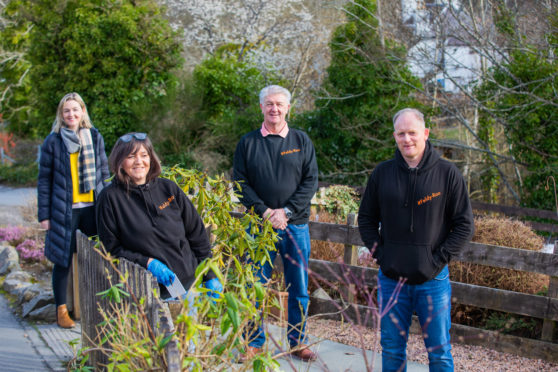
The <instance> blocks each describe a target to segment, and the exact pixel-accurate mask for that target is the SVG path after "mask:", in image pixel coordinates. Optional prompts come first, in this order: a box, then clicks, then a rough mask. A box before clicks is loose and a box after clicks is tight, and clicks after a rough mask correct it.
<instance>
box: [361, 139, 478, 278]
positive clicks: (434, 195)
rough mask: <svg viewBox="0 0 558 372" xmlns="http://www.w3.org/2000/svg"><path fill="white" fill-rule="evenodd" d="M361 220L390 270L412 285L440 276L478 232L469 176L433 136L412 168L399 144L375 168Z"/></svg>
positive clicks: (371, 244)
mask: <svg viewBox="0 0 558 372" xmlns="http://www.w3.org/2000/svg"><path fill="white" fill-rule="evenodd" d="M380 224H381V229H380ZM358 225H359V231H360V235H361V237H362V240H363V241H364V244H365V245H366V246H367V247H368V248H369V249H371V250H373V249H374V251H373V256H374V257H375V258H376V259H377V260H378V263H379V264H380V268H381V270H382V272H383V273H384V275H386V276H387V277H389V278H391V279H394V280H399V278H407V282H406V283H408V284H421V283H424V282H426V281H428V280H430V279H432V278H434V277H436V275H438V274H439V273H440V271H441V270H442V269H443V268H444V266H445V265H446V264H447V263H448V262H449V261H450V259H451V258H452V256H455V255H456V254H457V253H458V252H459V250H460V249H461V248H462V247H463V245H464V244H465V243H466V242H467V241H468V240H469V239H470V238H471V236H472V235H473V213H472V210H471V203H470V201H469V196H468V194H467V187H466V185H465V180H464V179H463V176H462V175H461V173H460V172H459V170H458V169H457V167H456V166H455V165H453V164H452V163H450V162H449V161H447V160H444V159H441V158H440V155H439V154H438V152H436V151H435V150H434V149H433V148H432V145H431V144H430V142H429V141H427V142H426V148H425V151H424V155H423V157H422V159H421V161H420V163H419V165H418V166H417V168H409V166H408V165H407V163H406V162H405V159H404V158H403V156H402V155H401V152H400V151H399V149H397V150H396V151H395V158H394V159H391V160H388V161H385V162H383V163H381V164H379V165H378V166H377V167H376V168H375V169H374V171H373V172H372V175H371V176H370V179H369V180H368V185H367V186H366V190H365V192H364V195H363V197H362V202H361V205H360V209H359V215H358ZM376 244H377V245H376Z"/></svg>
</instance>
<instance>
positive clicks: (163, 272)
mask: <svg viewBox="0 0 558 372" xmlns="http://www.w3.org/2000/svg"><path fill="white" fill-rule="evenodd" d="M147 270H149V271H150V272H151V274H153V276H155V278H157V282H158V283H160V284H163V285H171V284H172V282H173V281H174V278H175V277H176V275H175V273H173V272H172V271H171V270H170V269H169V268H168V267H167V265H165V264H164V263H162V262H161V261H159V260H158V259H156V258H150V259H149V260H148V263H147Z"/></svg>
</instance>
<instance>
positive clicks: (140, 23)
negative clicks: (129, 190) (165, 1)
mask: <svg viewBox="0 0 558 372" xmlns="http://www.w3.org/2000/svg"><path fill="white" fill-rule="evenodd" d="M10 9H12V14H13V17H14V18H15V19H16V20H17V21H19V22H26V23H27V25H28V27H29V36H28V37H29V40H28V44H27V48H26V50H25V52H26V53H25V58H26V60H28V61H29V62H30V64H31V69H30V72H29V78H30V79H29V81H30V83H29V84H30V88H31V89H30V90H29V92H28V94H29V97H30V101H31V102H30V103H28V104H30V105H31V106H32V107H33V115H32V117H31V119H28V120H27V121H26V122H23V123H22V122H18V120H16V119H17V118H16V117H14V118H13V120H12V122H11V126H13V129H16V128H17V129H18V134H32V135H37V136H39V137H45V136H46V135H47V134H48V133H49V132H50V129H51V125H52V122H53V119H54V116H55V113H56V108H57V106H58V103H59V101H60V99H61V98H62V97H63V96H64V94H66V93H69V92H78V93H79V94H80V95H81V96H82V97H83V99H84V100H85V103H86V104H87V107H88V110H89V114H90V116H91V119H92V121H93V124H94V125H95V126H96V127H97V128H99V129H100V130H101V133H102V134H103V136H104V138H105V141H106V143H107V147H108V148H111V147H112V145H113V144H114V142H115V141H116V139H117V138H118V137H119V136H120V135H122V134H123V133H126V132H129V131H131V130H143V129H144V128H145V127H148V126H149V124H152V123H142V122H141V121H140V120H139V118H138V116H137V115H136V114H135V108H136V107H138V106H152V105H153V104H154V103H155V102H157V101H158V100H159V99H160V98H161V97H164V96H165V95H166V94H167V91H168V89H169V87H170V86H172V85H173V84H174V81H175V77H174V75H173V73H172V71H173V69H175V68H177V67H179V66H180V64H181V57H180V52H181V46H180V43H179V41H178V38H177V37H176V32H174V31H173V30H172V29H171V27H170V26H169V24H168V21H167V20H166V19H165V18H164V17H163V15H162V13H161V9H160V7H159V5H158V4H157V2H156V1H155V0H136V1H130V0H123V1H114V0H68V1H62V0H43V1H30V0H13V1H11V2H10Z"/></svg>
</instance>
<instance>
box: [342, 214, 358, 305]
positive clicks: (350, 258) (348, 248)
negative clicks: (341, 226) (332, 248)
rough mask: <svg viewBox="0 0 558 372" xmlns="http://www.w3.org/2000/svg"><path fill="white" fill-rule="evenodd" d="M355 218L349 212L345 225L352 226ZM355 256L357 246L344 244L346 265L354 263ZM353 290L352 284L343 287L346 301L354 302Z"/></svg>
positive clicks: (355, 262) (355, 261) (355, 260)
mask: <svg viewBox="0 0 558 372" xmlns="http://www.w3.org/2000/svg"><path fill="white" fill-rule="evenodd" d="M355 219H356V216H355V214H354V213H349V215H348V216H347V226H354V224H355ZM357 258H358V257H357V246H356V245H352V244H345V246H344V247H343V262H344V263H345V264H347V265H356V264H357ZM354 290H355V285H354V284H349V285H348V286H347V287H345V288H344V290H343V292H344V294H345V298H346V299H347V301H348V302H354V300H355V298H354V297H355V296H354Z"/></svg>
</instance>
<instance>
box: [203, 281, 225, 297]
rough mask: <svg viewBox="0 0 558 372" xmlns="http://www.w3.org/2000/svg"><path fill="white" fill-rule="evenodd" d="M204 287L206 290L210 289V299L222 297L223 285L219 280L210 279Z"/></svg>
mask: <svg viewBox="0 0 558 372" xmlns="http://www.w3.org/2000/svg"><path fill="white" fill-rule="evenodd" d="M203 285H204V287H205V288H207V289H209V292H207V294H208V295H209V297H213V298H219V297H221V294H220V292H221V293H222V292H223V285H222V284H221V282H220V281H219V279H217V278H213V279H210V280H208V281H206V282H205V283H203Z"/></svg>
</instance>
